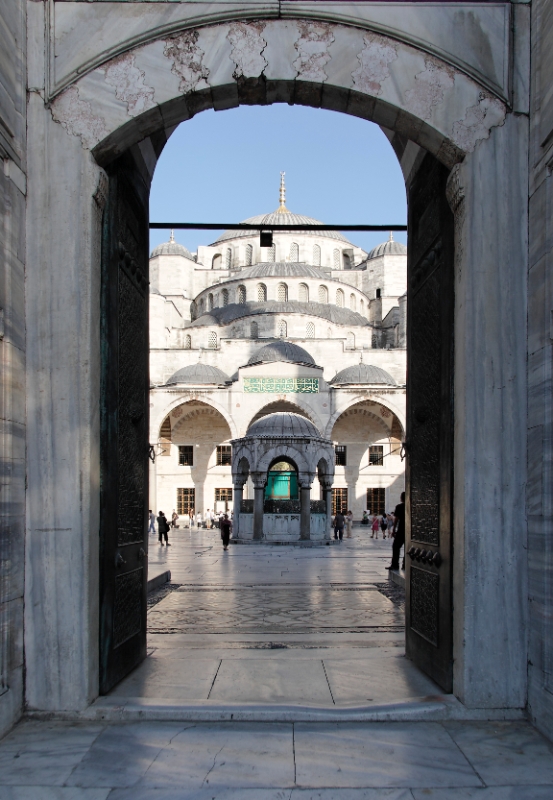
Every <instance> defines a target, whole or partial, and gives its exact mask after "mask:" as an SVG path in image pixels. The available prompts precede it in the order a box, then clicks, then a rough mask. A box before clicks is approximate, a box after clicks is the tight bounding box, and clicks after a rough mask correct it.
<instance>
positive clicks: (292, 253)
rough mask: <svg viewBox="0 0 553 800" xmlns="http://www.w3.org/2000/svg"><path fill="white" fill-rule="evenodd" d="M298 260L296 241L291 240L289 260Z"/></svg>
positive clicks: (298, 252)
mask: <svg viewBox="0 0 553 800" xmlns="http://www.w3.org/2000/svg"><path fill="white" fill-rule="evenodd" d="M299 260H300V248H299V245H298V244H296V242H292V244H291V245H290V261H299Z"/></svg>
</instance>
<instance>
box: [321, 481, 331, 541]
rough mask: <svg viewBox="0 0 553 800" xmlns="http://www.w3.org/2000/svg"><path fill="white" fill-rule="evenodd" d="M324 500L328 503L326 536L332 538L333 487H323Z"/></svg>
mask: <svg viewBox="0 0 553 800" xmlns="http://www.w3.org/2000/svg"><path fill="white" fill-rule="evenodd" d="M323 492H324V501H325V504H326V538H327V539H331V538H332V528H331V525H332V487H330V486H329V487H323Z"/></svg>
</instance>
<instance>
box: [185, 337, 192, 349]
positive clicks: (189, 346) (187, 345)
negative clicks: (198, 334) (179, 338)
mask: <svg viewBox="0 0 553 800" xmlns="http://www.w3.org/2000/svg"><path fill="white" fill-rule="evenodd" d="M184 349H185V350H192V337H191V336H190V334H189V333H187V334H186V336H185V337H184Z"/></svg>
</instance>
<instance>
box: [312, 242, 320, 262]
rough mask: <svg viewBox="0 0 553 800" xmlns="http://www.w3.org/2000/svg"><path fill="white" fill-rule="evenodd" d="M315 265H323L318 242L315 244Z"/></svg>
mask: <svg viewBox="0 0 553 800" xmlns="http://www.w3.org/2000/svg"><path fill="white" fill-rule="evenodd" d="M313 265H314V266H315V267H320V266H321V248H320V247H319V245H318V244H314V245H313Z"/></svg>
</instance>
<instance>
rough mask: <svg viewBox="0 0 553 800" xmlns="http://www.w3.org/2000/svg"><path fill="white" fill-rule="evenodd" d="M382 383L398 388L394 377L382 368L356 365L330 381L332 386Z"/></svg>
mask: <svg viewBox="0 0 553 800" xmlns="http://www.w3.org/2000/svg"><path fill="white" fill-rule="evenodd" d="M360 383H369V384H373V383H381V384H384V385H386V386H397V384H396V382H395V380H394V379H393V378H392V376H391V375H390V374H389V373H388V372H386V370H385V369H382V368H381V367H375V366H373V365H372V364H354V365H353V366H352V367H346V368H345V369H342V370H340V372H339V373H338V374H337V375H335V376H334V378H333V379H332V380H331V381H330V384H331V385H332V386H347V385H348V384H355V385H357V384H360Z"/></svg>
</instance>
